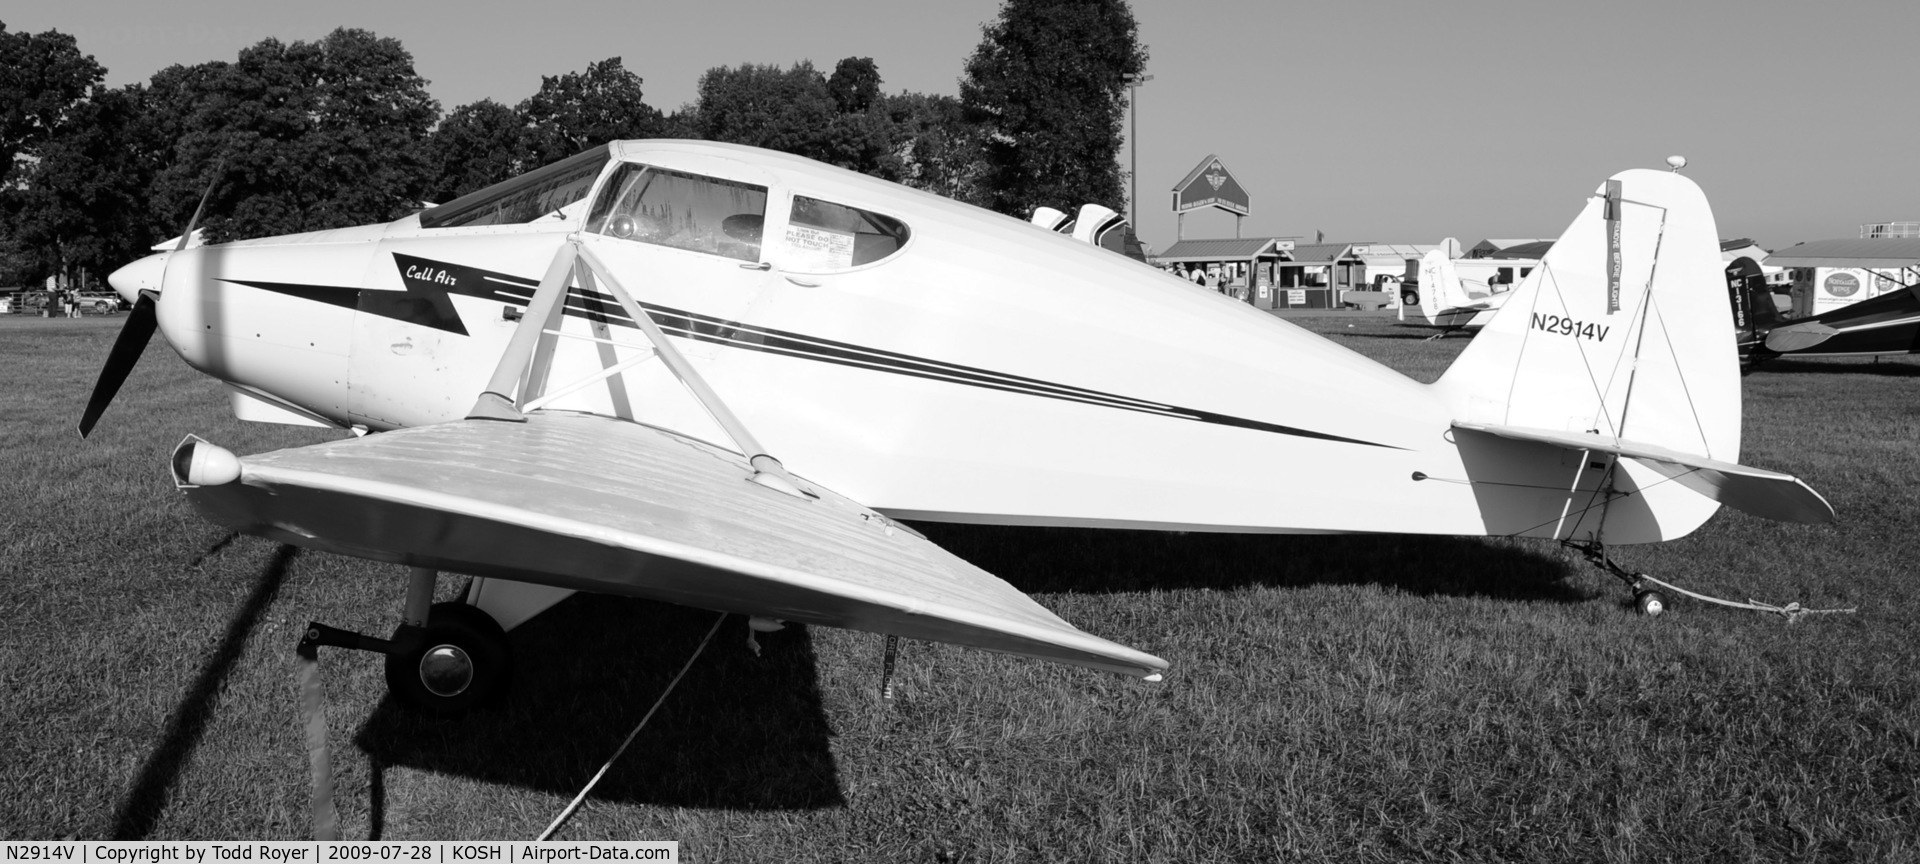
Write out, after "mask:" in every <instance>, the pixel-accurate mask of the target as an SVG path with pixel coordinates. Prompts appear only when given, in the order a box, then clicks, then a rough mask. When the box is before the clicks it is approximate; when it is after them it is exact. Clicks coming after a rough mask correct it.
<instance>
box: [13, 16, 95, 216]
mask: <svg viewBox="0 0 1920 864" xmlns="http://www.w3.org/2000/svg"><path fill="white" fill-rule="evenodd" d="M106 74H107V70H105V69H103V68H101V66H100V64H99V63H97V62H94V59H93V57H92V56H91V55H87V54H82V53H80V46H79V44H78V43H76V42H75V41H74V39H73V37H72V36H69V35H67V34H65V33H61V32H59V31H56V30H48V31H47V32H45V33H40V34H30V33H9V32H7V25H6V23H5V22H0V148H4V150H5V154H4V155H5V157H6V159H5V161H4V162H0V185H4V184H5V183H7V182H8V181H9V179H10V175H11V174H12V172H13V171H14V170H15V162H16V160H17V159H18V157H20V156H27V157H34V156H37V155H38V154H37V150H38V147H39V145H40V144H41V143H43V142H45V141H46V140H48V139H49V138H51V137H52V136H53V135H54V134H55V132H56V131H57V130H58V129H59V127H60V125H61V123H63V122H64V121H65V120H66V118H67V114H68V112H69V111H71V110H72V109H73V107H74V106H75V105H76V104H78V103H79V102H80V101H81V100H82V99H84V98H85V97H86V96H87V93H88V91H89V90H90V89H91V88H92V87H93V86H94V85H96V84H99V83H100V82H101V81H102V80H104V79H105V78H106Z"/></svg>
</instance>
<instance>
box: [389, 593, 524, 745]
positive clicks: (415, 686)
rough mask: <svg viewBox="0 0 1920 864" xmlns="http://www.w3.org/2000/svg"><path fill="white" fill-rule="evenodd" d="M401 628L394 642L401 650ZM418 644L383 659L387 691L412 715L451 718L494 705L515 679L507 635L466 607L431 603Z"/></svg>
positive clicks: (487, 617) (404, 638) (403, 637)
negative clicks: (414, 713)
mask: <svg viewBox="0 0 1920 864" xmlns="http://www.w3.org/2000/svg"><path fill="white" fill-rule="evenodd" d="M407 629H408V628H406V627H404V626H403V627H402V628H401V629H400V630H399V631H397V632H395V633H394V641H395V642H398V643H402V644H404V643H405V642H406V641H407V638H408V636H409V634H407V633H406V632H405V631H406V630H407ZM418 629H419V631H420V633H419V639H418V641H416V642H414V643H413V644H412V646H411V647H409V648H408V649H407V650H404V651H395V652H393V653H390V654H388V655H387V688H388V689H389V690H390V691H392V693H393V695H394V697H395V698H397V699H399V700H400V701H401V703H403V704H405V705H406V706H407V707H410V708H413V709H414V710H417V711H420V712H422V713H425V714H433V715H436V716H443V717H444V716H450V715H454V714H460V713H463V712H466V711H469V710H471V709H473V708H476V707H479V706H480V705H484V704H487V703H489V702H492V701H494V700H496V699H498V698H500V697H502V696H504V695H505V694H506V692H507V688H508V685H509V684H510V683H511V682H512V679H513V652H512V649H511V647H510V646H509V645H508V644H507V633H506V631H505V630H502V629H500V625H499V624H498V623H496V622H495V621H494V620H493V617H492V616H490V615H488V614H487V613H485V612H482V611H480V610H479V609H476V608H474V607H472V606H469V605H467V604H465V603H435V604H434V605H433V608H432V610H431V611H429V613H428V616H427V626H425V627H422V628H418Z"/></svg>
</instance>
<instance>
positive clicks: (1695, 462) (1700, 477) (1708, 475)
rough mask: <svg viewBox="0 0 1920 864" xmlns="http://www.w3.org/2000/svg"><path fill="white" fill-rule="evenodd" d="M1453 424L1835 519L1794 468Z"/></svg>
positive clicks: (1596, 438) (1711, 494) (1792, 516)
mask: <svg viewBox="0 0 1920 864" xmlns="http://www.w3.org/2000/svg"><path fill="white" fill-rule="evenodd" d="M1453 425H1454V427H1455V428H1459V429H1472V430H1474V431H1477V432H1485V433H1487V434H1489V435H1498V436H1500V437H1502V438H1510V439H1513V440H1516V441H1538V442H1542V443H1546V444H1553V445H1556V446H1560V447H1565V448H1567V449H1570V450H1591V451H1593V452H1596V453H1612V454H1615V455H1617V456H1623V457H1626V458H1628V459H1632V460H1634V461H1636V462H1639V463H1640V464H1642V465H1645V466H1647V467H1649V468H1652V469H1653V470H1655V471H1658V472H1660V474H1662V475H1663V476H1666V477H1668V478H1670V479H1672V480H1673V481H1674V482H1676V483H1679V484H1680V485H1682V486H1685V487H1687V488H1688V489H1692V490H1693V491H1695V492H1698V493H1700V494H1702V495H1705V496H1707V497H1708V498H1711V499H1713V500H1715V501H1718V502H1720V503H1722V504H1725V505H1727V506H1729V507H1733V508H1735V509H1738V510H1744V511H1746V512H1748V513H1752V514H1753V515H1755V516H1761V517H1764V518H1767V519H1777V520H1780V521H1782V522H1808V523H1815V524H1818V523H1824V522H1832V521H1833V519H1834V514H1833V505H1831V504H1828V503H1827V499H1825V498H1823V497H1821V496H1820V493H1818V492H1815V491H1813V489H1811V488H1810V487H1808V486H1807V484H1806V483H1803V482H1801V481H1800V479H1799V478H1797V477H1794V476H1792V475H1789V474H1780V473H1777V472H1773V471H1766V470H1762V469H1759V468H1749V467H1747V466H1745V465H1740V464H1736V463H1733V462H1721V461H1718V460H1715V459H1709V458H1707V457H1705V456H1696V455H1694V454H1691V453H1682V452H1680V451H1678V450H1672V449H1668V448H1666V447H1661V446H1658V445H1655V444H1642V443H1637V442H1633V441H1624V440H1621V439H1618V438H1614V437H1612V436H1608V435H1595V434H1590V433H1584V432H1563V431H1559V430H1555V429H1536V428H1532V427H1526V426H1501V425H1496V424H1490V423H1463V422H1460V421H1454V424H1453Z"/></svg>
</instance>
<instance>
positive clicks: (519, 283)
mask: <svg viewBox="0 0 1920 864" xmlns="http://www.w3.org/2000/svg"><path fill="white" fill-rule="evenodd" d="M393 258H394V265H395V266H396V267H397V268H399V270H400V274H401V279H402V281H403V282H405V283H406V285H407V291H406V292H404V293H403V292H399V291H367V290H361V289H356V288H333V287H327V286H319V285H294V284H288V283H280V282H240V281H238V280H227V281H232V282H235V283H236V284H241V285H248V286H250V287H254V288H260V289H263V290H267V291H273V292H275V293H279V294H286V295H289V296H294V297H301V298H303V299H308V300H315V301H318V302H322V303H331V304H333V305H336V306H347V307H351V308H356V309H358V310H359V311H361V312H366V313H368V314H373V315H380V316H382V317H387V318H393V319H395V320H399V321H406V322H409V323H414V324H419V325H421V326H425V327H434V328H435V329H440V330H447V331H449V332H455V333H460V334H462V335H465V333H466V328H465V327H464V325H462V324H461V321H460V316H459V313H458V312H455V311H453V310H452V303H451V301H449V300H448V299H447V295H449V294H459V295H462V296H466V297H476V298H479V299H483V300H495V301H499V302H502V303H513V304H518V305H526V304H528V303H529V302H530V301H531V300H532V299H533V293H534V291H535V289H537V288H538V287H539V281H538V280H534V279H527V278H525V277H520V276H513V275H510V274H506V273H496V272H492V271H488V270H482V269H480V268H477V267H468V266H465V265H460V264H451V263H447V262H444V261H434V260H430V259H426V258H418V257H415V256H411V255H402V254H400V253H397V252H396V253H394V256H393ZM370 294H372V295H384V297H382V298H379V299H377V300H376V301H375V302H369V301H368V300H367V299H366V296H367V295H370ZM356 295H358V296H356ZM422 300H427V301H437V302H425V303H423V302H421V301H422ZM439 304H445V305H444V306H441V305H439ZM640 308H641V309H643V310H645V311H646V313H647V315H648V316H649V317H651V318H652V319H653V321H654V323H655V324H656V325H658V326H659V327H660V330H661V332H664V333H666V334H667V335H670V336H678V337H681V338H683V339H692V340H696V341H700V342H710V343H713V344H717V345H724V346H727V347H730V348H739V349H743V350H747V351H761V352H765V353H768V354H775V355H779V356H783V357H794V358H799V359H804V360H813V361H817V362H823V363H832V364H835V365H840V366H848V367H853V368H858V369H870V370H874V371H877V372H886V373H890V374H894V375H905V376H908V377H913V378H922V379H926V380H932V381H944V382H948V383H952V384H961V385H965V386H969V387H980V388H983V389H988V390H998V391H1002V392H1006V393H1019V394H1023V395H1028V396H1038V397H1042V398H1047V399H1058V400H1062V401H1067V402H1078V403H1081V404H1085V405H1096V406H1101V407H1105V408H1116V409H1120V410H1125V411H1136V412H1140V413H1145V414H1155V415H1159V416H1162V417H1170V418H1175V419H1180V420H1192V421H1195V422H1200V423H1207V424H1211V425H1216V426H1230V427H1234V428H1239V429H1250V430H1255V431H1261V432H1273V433H1276V434H1281V435H1291V436H1294V437H1299V438H1312V439H1316V440H1321V441H1337V442H1340V443H1343V444H1359V445H1361V446H1365V447H1385V448H1388V449H1401V448H1396V447H1392V446H1391V445H1387V444H1380V443H1377V442H1373V441H1363V440H1361V439H1358V438H1348V437H1345V436H1341V435H1332V434H1329V433H1325V432H1316V431H1313V430H1311V429H1302V428H1299V427H1296V426H1285V425H1282V424H1278V423H1267V422H1263V421H1260V420H1250V419H1247V418H1244V417H1234V416H1232V415H1228V414H1218V413H1215V412H1212V411H1200V410H1196V409H1192V408H1182V407H1180V406H1177V405H1169V404H1166V403H1162V402H1153V401H1149V400H1145V399H1136V398H1133V397H1130V396H1122V395H1118V394H1114V393H1106V392H1102V391H1099V390H1089V389H1086V388H1083V387H1073V386H1070V385H1066V384H1055V383H1052V382H1049V381H1042V380H1040V379H1038V378H1027V377H1024V376H1020V375H1011V374H1007V373H1004V372H994V371H992V370H988V369H980V368H976V367H972V366H962V365H960V364H957V363H947V362H944V361H940V360H930V359H927V358H924V357H915V356H913V355H911V354H901V353H897V352H893V351H885V350H881V349H878V348H869V347H864V346H860V345H854V344H852V343H848V342H836V341H834V340H831V339H822V338H819V337H814V336H807V335H804V334H800V333H790V332H787V331H784V330H775V329H772V328H768V327H759V326H755V325H751V324H742V323H740V322H737V321H726V320H723V319H720V318H714V317H711V316H707V315H696V314H694V313H691V312H686V311H683V310H679V309H673V308H670V307H666V306H657V305H653V304H648V303H641V304H640ZM565 314H567V315H569V316H573V317H578V318H584V319H586V320H589V321H594V322H598V323H603V324H609V325H614V326H619V327H637V326H638V325H636V324H635V323H634V321H633V319H632V318H631V317H629V316H628V315H627V314H626V311H625V310H624V309H622V308H621V307H620V303H619V301H618V300H617V299H615V298H614V297H613V295H611V294H606V293H602V292H600V291H593V290H587V289H584V288H581V287H579V286H573V287H571V288H569V290H568V291H567V299H566V312H565ZM455 328H458V329H455Z"/></svg>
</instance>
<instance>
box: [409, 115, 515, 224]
mask: <svg viewBox="0 0 1920 864" xmlns="http://www.w3.org/2000/svg"><path fill="white" fill-rule="evenodd" d="M525 126H526V122H525V120H524V118H522V117H521V116H520V112H518V111H515V110H513V109H512V108H508V107H507V106H505V105H502V104H500V103H498V102H495V101H493V100H492V99H482V100H480V101H478V102H473V103H470V104H467V105H462V106H460V107H458V108H455V109H453V112H452V113H450V114H448V115H447V116H446V118H445V119H443V120H441V121H440V125H439V126H437V127H435V128H434V130H433V136H432V138H431V139H430V140H429V141H428V145H427V152H428V162H429V165H430V169H431V171H432V175H433V179H432V180H431V181H430V182H429V183H428V184H427V189H426V197H427V199H428V200H430V201H434V202H436V203H442V204H444V203H446V202H448V201H451V200H453V199H455V198H458V197H460V196H462V195H465V194H467V193H468V192H472V191H474V190H476V189H481V188H483V187H486V186H489V185H492V184H494V183H498V182H500V181H502V180H506V179H509V178H511V177H513V176H514V175H516V174H519V173H520V172H522V171H524V170H526V169H528V168H537V167H539V166H538V165H526V164H523V163H524V158H523V156H524V151H523V150H522V147H521V140H522V138H523V137H524V132H525Z"/></svg>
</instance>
